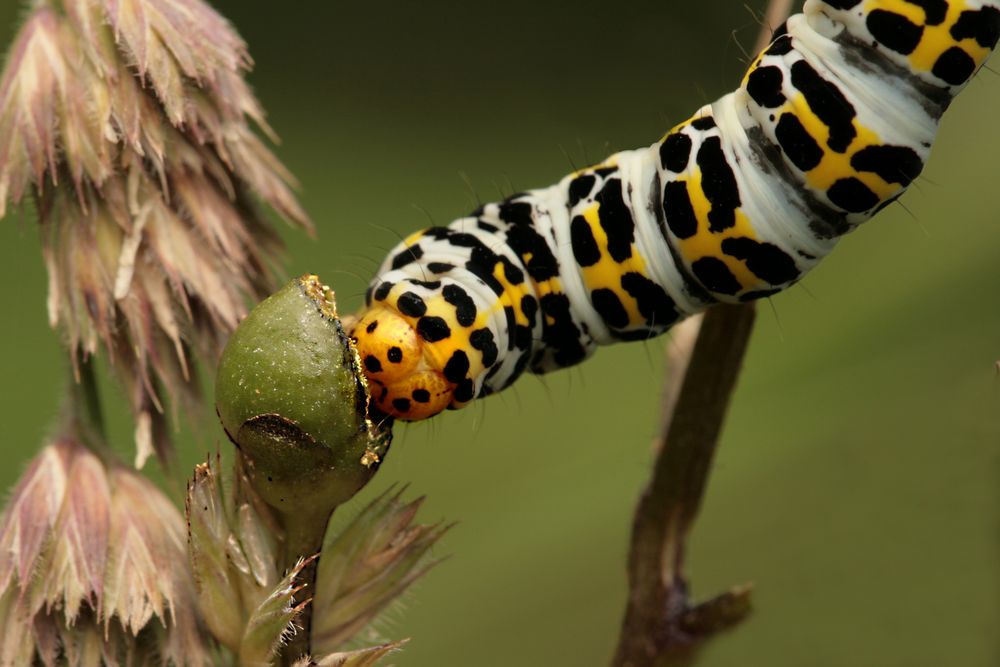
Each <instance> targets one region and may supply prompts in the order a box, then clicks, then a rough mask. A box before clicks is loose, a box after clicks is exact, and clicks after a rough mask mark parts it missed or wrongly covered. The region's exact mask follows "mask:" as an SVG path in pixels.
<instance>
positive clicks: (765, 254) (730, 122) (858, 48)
mask: <svg viewBox="0 0 1000 667" xmlns="http://www.w3.org/2000/svg"><path fill="white" fill-rule="evenodd" d="M998 35H1000V0H990V1H988V2H987V1H982V0H949V1H945V0H864V1H858V2H852V1H851V0H839V1H831V2H819V1H817V0H807V2H806V3H805V6H804V8H803V12H802V13H801V14H797V15H795V16H793V17H791V18H790V19H789V20H788V22H787V23H786V24H785V26H782V28H781V29H779V31H778V32H777V33H776V36H775V38H774V40H773V42H772V43H771V44H770V45H769V46H768V47H767V48H766V49H765V50H764V51H763V52H762V53H761V54H760V55H759V56H758V57H757V58H756V60H755V61H754V62H753V63H752V65H751V66H750V67H749V69H748V71H747V73H746V75H745V76H744V78H743V81H742V83H741V85H740V87H739V88H738V89H737V90H735V91H734V92H732V93H730V94H728V95H726V96H724V97H722V98H721V99H719V100H718V101H716V102H715V103H713V104H710V105H707V106H705V107H703V108H702V109H700V110H698V112H696V113H695V114H694V115H693V116H692V117H691V118H690V119H689V120H687V121H685V122H683V123H681V124H679V125H678V126H676V127H675V128H673V129H672V130H670V131H669V132H668V133H667V134H666V135H665V136H664V137H663V138H662V139H661V140H660V141H658V142H656V143H655V144H653V145H652V146H649V147H647V148H642V149H638V150H633V151H623V152H620V153H617V154H615V155H612V156H611V157H609V158H608V159H606V160H605V161H604V162H602V163H600V164H598V165H594V166H592V167H588V168H586V169H583V170H580V171H578V172H575V173H573V174H570V175H568V176H566V177H565V178H563V179H562V180H561V181H560V182H559V183H558V184H556V185H553V186H551V187H549V188H545V189H540V190H532V191H528V192H524V193H519V194H516V195H513V196H511V197H509V198H508V199H506V200H504V201H502V202H497V203H491V204H487V205H485V206H483V207H481V208H480V209H479V210H477V211H474V212H473V213H472V214H470V215H469V216H467V217H465V218H461V219H459V220H456V221H455V222H453V223H451V224H450V225H448V226H447V227H432V228H430V229H426V230H423V231H421V232H417V233H415V234H413V235H411V236H410V237H409V238H407V239H406V240H405V241H404V242H403V243H401V244H400V245H399V246H398V247H397V248H395V249H394V250H393V251H392V252H391V253H390V255H389V257H388V258H387V259H386V260H385V262H384V263H383V265H382V267H381V268H380V270H379V272H378V274H377V277H376V279H375V280H374V281H373V282H372V284H371V286H370V288H369V290H368V293H367V296H366V303H367V306H366V310H365V312H364V313H362V315H361V318H360V320H359V322H358V324H357V325H356V327H355V329H354V334H353V335H354V336H355V338H356V340H357V344H358V350H359V353H360V354H361V358H362V360H363V362H364V365H365V369H366V374H367V376H368V379H369V380H370V382H371V385H372V393H373V398H374V401H375V404H376V406H377V407H378V409H380V410H381V411H383V412H384V413H386V414H387V415H391V416H393V417H396V418H400V419H404V420H416V419H424V418H427V417H430V416H432V415H434V414H436V413H438V412H440V411H441V410H443V409H445V408H452V409H454V408H460V407H463V406H465V405H467V404H468V403H470V402H471V401H472V400H474V399H475V398H477V397H481V396H486V395H489V394H491V393H494V392H496V391H499V390H501V389H503V388H504V387H507V386H508V385H510V384H511V383H512V382H514V381H515V380H516V379H517V378H518V377H519V376H520V375H521V374H522V373H523V372H525V371H527V370H530V371H532V372H536V373H542V372H547V371H551V370H554V369H557V368H563V367H566V366H571V365H574V364H577V363H579V362H581V361H583V360H584V359H586V358H587V357H588V356H589V355H591V354H592V353H593V352H594V350H595V349H596V347H597V346H598V345H604V344H609V343H613V342H617V341H630V340H645V339H647V338H650V337H652V336H656V335H659V334H661V333H663V332H664V331H666V330H667V329H669V328H670V327H671V326H672V325H673V324H675V323H676V322H677V321H679V320H681V319H683V318H684V317H687V316H689V315H691V314H693V313H696V312H699V311H701V310H703V309H704V308H706V307H708V306H709V305H711V304H713V303H717V302H728V303H738V302H744V301H749V300H753V299H757V298H761V297H765V296H769V295H772V294H775V293H776V292H779V291H781V290H783V289H785V288H787V287H789V286H790V285H792V284H794V283H796V282H797V281H798V280H799V279H801V277H802V276H803V275H804V274H805V273H806V272H807V271H809V270H810V269H812V268H813V267H814V266H815V265H816V264H817V263H819V261H820V260H822V258H823V257H825V256H826V255H827V254H828V253H829V252H830V251H831V250H832V249H833V247H834V245H836V242H837V240H838V239H839V238H840V237H841V236H843V235H844V234H846V233H847V232H849V231H851V230H853V229H854V228H856V227H857V226H858V225H859V224H861V223H862V222H864V221H866V220H868V219H869V218H871V217H872V216H873V215H874V214H875V213H877V212H878V211H879V210H881V209H882V208H884V207H885V206H886V205H888V204H889V203H891V202H893V201H895V200H896V199H897V198H898V197H899V196H900V195H901V194H902V193H903V192H904V191H905V190H906V188H907V187H908V186H909V185H910V183H911V182H912V181H913V180H914V178H916V177H917V175H919V173H920V172H921V170H922V169H923V166H924V164H925V163H926V161H927V158H928V156H929V152H930V148H931V144H932V142H933V139H934V136H935V133H936V131H937V125H938V121H939V120H940V118H941V115H942V114H943V113H944V111H945V110H946V109H947V108H948V105H949V104H950V102H951V100H952V99H953V98H954V96H955V95H956V94H957V93H958V92H959V91H960V90H961V89H962V88H963V87H964V86H965V84H966V83H968V81H969V80H970V78H971V77H972V76H973V75H974V74H975V73H976V71H978V69H979V68H980V67H981V66H982V65H983V63H984V62H985V61H986V59H987V58H988V57H989V56H990V54H991V53H992V51H993V49H994V48H995V47H996V44H997V39H998Z"/></svg>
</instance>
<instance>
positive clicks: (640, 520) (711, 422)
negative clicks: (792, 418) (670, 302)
mask: <svg viewBox="0 0 1000 667" xmlns="http://www.w3.org/2000/svg"><path fill="white" fill-rule="evenodd" d="M754 316H755V311H754V309H753V307H752V306H746V305H743V306H716V307H714V308H712V309H710V310H709V311H708V312H707V313H706V314H705V316H704V320H703V322H701V324H700V328H699V323H698V322H693V323H691V324H688V325H687V330H686V331H685V330H682V331H681V334H680V336H679V337H680V338H681V340H680V341H677V344H678V345H679V346H681V348H680V350H679V354H678V355H677V356H679V357H680V358H681V359H684V360H687V362H688V363H687V371H686V372H684V371H683V369H679V370H680V371H681V372H679V373H677V372H676V371H677V370H678V369H677V368H672V369H671V370H673V371H674V372H675V373H676V374H675V375H673V377H675V378H682V379H678V380H677V381H676V386H677V388H675V389H669V388H668V391H667V392H666V394H665V405H664V407H665V410H664V415H665V416H666V419H665V429H666V430H665V431H664V432H663V433H661V435H660V437H659V438H658V441H657V449H658V454H657V458H656V462H655V464H654V468H653V474H652V477H651V479H650V481H649V484H648V486H647V487H646V489H645V490H644V491H643V493H642V496H641V497H640V499H639V505H638V507H637V509H636V513H635V517H634V520H633V525H632V539H631V546H630V550H629V561H628V571H629V600H628V605H627V607H626V612H625V619H624V621H623V624H622V633H621V638H620V640H619V645H618V649H617V652H616V654H615V658H614V662H613V664H614V665H616V666H618V667H625V666H630V667H637V666H639V665H652V664H657V663H658V662H659V661H661V660H663V659H664V658H666V657H668V656H675V657H676V656H683V655H684V654H685V653H686V652H687V650H688V649H690V647H691V646H693V645H694V644H695V643H696V642H697V641H698V640H699V639H702V638H704V637H705V636H707V635H709V634H712V633H713V632H715V631H717V630H719V629H722V628H725V627H729V626H730V625H732V624H734V623H735V622H737V621H739V620H740V619H741V618H743V617H744V616H745V615H746V613H747V612H748V611H749V597H748V596H749V588H748V587H741V588H738V589H733V590H731V591H729V592H727V593H724V594H723V595H721V596H719V597H718V598H715V599H713V600H710V601H709V602H706V603H704V604H701V605H698V606H695V607H691V606H690V605H689V601H688V586H687V580H686V578H685V576H684V574H683V564H684V549H685V545H686V542H687V536H688V533H689V532H690V529H691V526H692V524H693V522H694V519H695V516H696V515H697V513H698V509H699V508H700V506H701V499H702V496H703V494H704V491H705V486H706V483H707V480H708V473H709V470H710V468H711V463H712V458H713V455H714V453H715V445H716V443H717V442H718V437H719V433H720V432H721V430H722V421H723V418H724V416H725V413H726V408H727V407H728V405H729V398H730V396H731V394H732V391H733V388H734V387H735V385H736V378H737V376H738V375H739V369H740V364H741V361H742V359H743V354H744V352H745V350H746V346H747V342H748V341H749V337H750V332H751V330H752V327H753V321H754ZM676 338H678V336H675V340H676ZM684 339H687V340H684ZM688 341H690V342H688ZM684 348H687V349H684ZM676 365H677V364H676V362H675V364H673V366H676Z"/></svg>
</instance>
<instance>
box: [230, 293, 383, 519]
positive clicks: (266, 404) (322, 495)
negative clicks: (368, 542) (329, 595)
mask: <svg viewBox="0 0 1000 667" xmlns="http://www.w3.org/2000/svg"><path fill="white" fill-rule="evenodd" d="M360 369H361V365H360V361H359V359H358V356H357V352H356V351H355V350H354V346H353V344H352V343H351V340H350V338H348V336H347V335H346V334H345V333H344V329H343V327H342V326H341V323H340V320H339V318H338V317H337V312H336V304H335V302H334V298H333V292H332V291H331V290H330V289H329V288H328V287H326V286H324V285H323V284H322V283H320V281H319V278H318V277H316V276H311V275H307V276H303V277H301V278H298V279H296V280H293V281H292V282H291V283H289V284H288V285H286V286H285V287H284V288H282V289H281V290H280V291H279V292H277V293H275V294H274V295H272V296H271V297H269V298H268V299H266V300H265V301H263V302H262V303H260V304H259V305H258V306H257V307H256V308H254V309H253V311H251V313H250V314H249V315H248V316H247V318H246V319H245V320H244V321H243V322H242V323H241V324H240V325H239V327H237V329H236V331H235V332H234V333H233V335H232V337H231V338H230V339H229V342H228V344H227V345H226V348H225V350H224V351H223V353H222V360H221V361H220V363H219V370H218V374H217V376H216V385H215V400H216V409H217V410H218V413H219V418H220V419H221V420H222V425H223V427H224V428H225V429H226V433H227V434H228V435H229V438H230V440H232V441H233V443H235V444H236V446H237V447H238V448H239V450H240V452H241V454H242V455H243V459H244V462H245V467H246V470H247V474H248V476H249V478H250V480H251V483H252V485H253V487H254V489H255V490H256V491H257V493H258V494H259V495H260V496H261V497H262V498H263V499H264V501H265V502H267V503H268V504H269V505H271V506H272V507H274V508H275V509H277V510H278V511H279V513H281V514H282V515H284V516H297V517H300V518H301V517H305V516H309V517H315V518H316V520H320V518H321V517H323V516H329V513H330V512H331V511H332V510H333V508H334V507H336V506H337V505H339V504H341V503H343V502H344V501H346V500H347V499H349V498H350V497H351V496H353V495H354V494H355V493H357V491H358V490H359V489H360V488H361V487H363V486H364V485H365V483H367V482H368V480H369V479H370V478H371V477H372V475H373V474H374V473H375V470H376V469H377V468H378V464H379V463H380V461H381V459H382V457H383V456H384V454H385V452H386V450H387V449H388V446H389V442H390V439H391V432H390V431H389V430H384V431H383V430H382V429H380V428H379V427H377V426H376V425H375V424H373V423H372V422H371V421H370V420H369V419H368V415H367V408H368V389H367V384H366V382H365V380H364V375H363V374H362V373H361V372H360Z"/></svg>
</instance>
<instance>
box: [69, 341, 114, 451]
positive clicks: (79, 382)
mask: <svg viewBox="0 0 1000 667" xmlns="http://www.w3.org/2000/svg"><path fill="white" fill-rule="evenodd" d="M62 429H63V431H64V432H66V433H72V434H74V435H75V436H76V437H77V438H78V439H79V440H80V442H81V443H82V444H84V445H85V446H86V447H87V448H89V449H90V450H91V451H92V452H94V454H96V455H97V456H98V457H100V458H101V459H102V460H103V461H104V462H105V463H109V462H111V461H113V460H117V459H116V457H115V456H114V454H113V453H112V451H111V448H110V447H109V446H108V441H107V436H106V435H105V433H106V431H105V427H104V415H103V414H102V411H101V395H100V392H99V391H98V388H97V374H96V371H95V370H94V359H93V358H92V357H90V358H87V359H83V360H81V361H80V362H79V366H78V367H77V372H76V373H74V374H72V375H71V376H70V378H69V381H68V383H67V387H66V398H65V399H64V402H63V415H62Z"/></svg>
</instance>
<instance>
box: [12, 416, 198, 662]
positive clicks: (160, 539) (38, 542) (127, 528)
mask: <svg viewBox="0 0 1000 667" xmlns="http://www.w3.org/2000/svg"><path fill="white" fill-rule="evenodd" d="M185 541H186V539H185V527H184V520H183V518H182V517H181V515H180V513H179V512H178V511H177V509H176V508H175V507H174V506H173V505H172V504H171V503H170V501H169V500H168V499H167V498H166V497H165V496H163V494H162V493H161V492H160V491H159V490H158V489H157V488H156V487H155V486H154V485H153V484H152V483H151V482H149V481H148V480H147V479H146V478H145V477H143V476H142V475H140V474H139V473H137V472H135V471H134V470H131V469H129V468H124V467H122V466H120V465H115V464H111V465H107V464H105V463H104V462H103V461H101V460H100V459H99V458H98V457H97V456H96V455H95V454H94V453H93V452H92V451H91V450H90V449H88V448H87V447H85V446H84V445H82V444H80V443H79V442H78V441H77V440H75V439H74V438H72V437H67V436H62V437H57V438H55V439H54V440H53V441H52V442H51V443H50V444H48V445H47V446H46V447H44V448H43V449H42V451H41V452H40V453H39V454H38V455H37V456H36V457H35V459H34V460H33V461H32V462H31V464H30V465H29V467H28V470H27V471H26V472H25V474H24V475H22V477H21V479H20V481H19V482H18V485H17V487H16V488H15V490H14V492H13V495H12V496H11V498H10V502H9V503H8V506H7V509H6V511H5V513H4V515H3V518H2V522H0V665H27V664H33V661H35V660H39V661H41V662H42V663H44V664H47V665H52V664H73V665H75V664H85V665H99V664H102V662H103V664H107V665H117V664H160V663H166V662H168V661H170V662H171V664H176V665H209V664H212V662H211V656H210V653H211V651H212V649H211V647H210V644H209V643H208V641H207V639H206V637H205V635H204V634H203V631H202V630H201V629H200V620H199V616H198V610H197V604H196V602H195V599H194V585H193V582H192V581H191V578H190V574H189V573H188V571H187V569H186V568H185V567H184V566H183V564H184V562H185V560H186V558H185V550H186V546H185ZM154 657H158V659H156V660H152V658H154Z"/></svg>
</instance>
